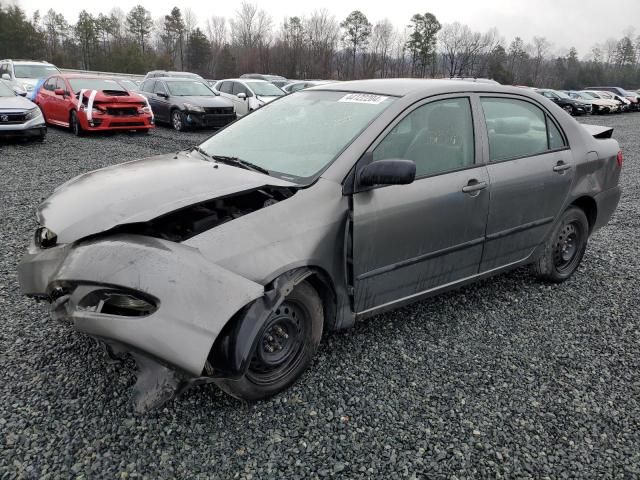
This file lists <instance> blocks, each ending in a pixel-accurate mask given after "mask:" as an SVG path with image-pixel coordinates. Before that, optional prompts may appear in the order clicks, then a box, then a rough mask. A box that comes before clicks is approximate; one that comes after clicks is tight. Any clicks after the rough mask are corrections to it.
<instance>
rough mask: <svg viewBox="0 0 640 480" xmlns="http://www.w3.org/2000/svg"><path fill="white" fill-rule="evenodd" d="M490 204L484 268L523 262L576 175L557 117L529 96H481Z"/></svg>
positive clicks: (542, 236)
mask: <svg viewBox="0 0 640 480" xmlns="http://www.w3.org/2000/svg"><path fill="white" fill-rule="evenodd" d="M480 104H481V106H482V111H483V112H484V120H485V131H484V132H483V133H485V135H486V137H487V139H488V145H487V147H488V151H489V164H488V169H489V178H490V180H491V203H490V207H489V220H488V222H487V241H486V245H485V250H484V254H483V257H482V264H481V267H480V270H481V271H483V272H484V271H489V270H492V269H495V268H499V267H502V266H505V265H509V264H511V263H515V262H518V261H520V260H524V259H526V258H527V257H529V256H530V255H531V253H533V251H534V249H535V248H536V247H537V246H538V245H539V244H540V243H541V242H543V241H544V240H545V238H546V236H547V234H548V232H549V230H550V229H551V227H552V225H553V222H554V221H555V219H556V218H557V217H558V215H559V214H560V213H561V210H562V208H563V206H564V204H565V201H566V199H567V196H568V194H569V190H570V188H571V183H572V182H573V176H574V165H573V161H572V155H571V151H570V150H569V148H568V144H567V141H566V137H565V135H564V134H563V133H562V132H561V130H560V128H559V126H558V125H559V124H557V123H556V122H555V121H554V120H553V118H552V116H551V115H550V114H549V112H547V111H546V110H544V109H543V108H542V107H541V106H540V105H539V104H537V103H535V102H533V101H532V100H530V99H527V98H524V97H510V96H494V95H492V96H482V97H481V98H480Z"/></svg>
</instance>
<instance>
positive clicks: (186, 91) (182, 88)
mask: <svg viewBox="0 0 640 480" xmlns="http://www.w3.org/2000/svg"><path fill="white" fill-rule="evenodd" d="M167 87H168V88H169V93H170V94H171V95H176V96H178V97H186V96H194V97H215V95H216V94H215V93H213V92H212V91H211V89H210V88H209V87H207V86H206V85H205V84H204V83H202V82H175V81H167Z"/></svg>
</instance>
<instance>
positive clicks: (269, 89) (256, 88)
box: [247, 82, 284, 97]
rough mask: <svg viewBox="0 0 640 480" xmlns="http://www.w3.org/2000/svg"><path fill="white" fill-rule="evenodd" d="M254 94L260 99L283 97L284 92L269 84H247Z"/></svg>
mask: <svg viewBox="0 0 640 480" xmlns="http://www.w3.org/2000/svg"><path fill="white" fill-rule="evenodd" d="M247 85H248V86H249V88H250V89H251V90H253V93H255V94H256V95H258V96H260V97H281V96H282V95H284V92H283V91H282V90H280V89H279V88H278V87H276V86H275V85H274V84H273V83H269V82H247Z"/></svg>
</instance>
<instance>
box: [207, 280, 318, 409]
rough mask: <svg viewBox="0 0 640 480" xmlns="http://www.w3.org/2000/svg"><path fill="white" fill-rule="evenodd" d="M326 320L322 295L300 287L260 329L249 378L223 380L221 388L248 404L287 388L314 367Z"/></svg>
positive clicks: (248, 372)
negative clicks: (311, 365)
mask: <svg viewBox="0 0 640 480" xmlns="http://www.w3.org/2000/svg"><path fill="white" fill-rule="evenodd" d="M323 318H324V317H323V309H322V301H321V300H320V297H319V296H318V293H317V292H316V291H315V289H314V288H313V287H312V286H311V284H309V283H308V282H302V283H300V284H298V285H297V286H296V287H295V288H294V289H293V291H292V292H291V293H290V294H289V295H288V296H287V297H286V298H285V299H284V301H283V302H282V304H281V305H280V306H279V307H278V309H277V310H276V311H275V312H273V313H272V314H271V315H270V316H269V318H268V319H267V321H266V322H265V324H264V326H263V327H262V329H261V330H260V333H259V334H258V341H257V345H256V347H255V350H254V352H253V356H252V358H251V363H250V365H249V367H248V369H247V372H246V373H245V375H244V376H243V377H241V378H240V379H238V380H227V379H224V380H219V381H218V382H217V384H218V386H219V387H220V388H221V389H222V390H224V391H225V392H226V393H228V394H229V395H232V396H234V397H236V398H239V399H241V400H246V401H256V400H262V399H265V398H269V397H271V396H273V395H275V394H277V393H279V392H281V391H282V390H284V389H286V388H287V387H289V386H290V385H291V384H292V383H293V382H295V381H296V379H297V378H298V377H299V376H300V375H301V374H302V373H303V372H304V371H305V370H306V369H307V367H308V366H309V365H310V364H311V361H312V359H313V356H314V355H315V353H316V350H317V349H318V345H319V344H320V338H321V337H322V326H323Z"/></svg>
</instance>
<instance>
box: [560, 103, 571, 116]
mask: <svg viewBox="0 0 640 480" xmlns="http://www.w3.org/2000/svg"><path fill="white" fill-rule="evenodd" d="M562 109H563V110H564V111H565V112H567V113H568V114H569V115H573V107H572V106H571V105H565V106H564V107H562Z"/></svg>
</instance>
